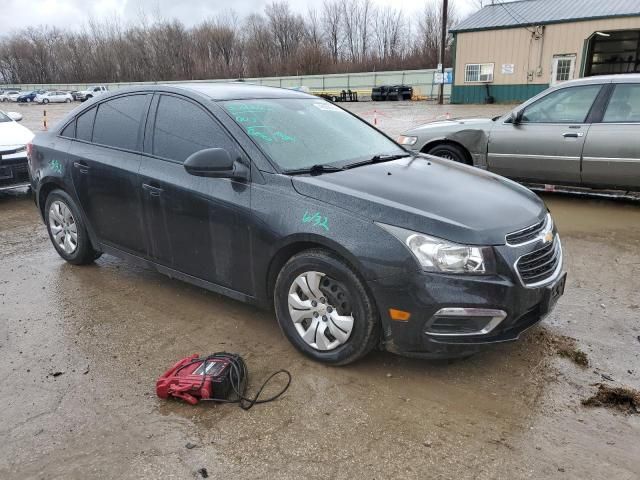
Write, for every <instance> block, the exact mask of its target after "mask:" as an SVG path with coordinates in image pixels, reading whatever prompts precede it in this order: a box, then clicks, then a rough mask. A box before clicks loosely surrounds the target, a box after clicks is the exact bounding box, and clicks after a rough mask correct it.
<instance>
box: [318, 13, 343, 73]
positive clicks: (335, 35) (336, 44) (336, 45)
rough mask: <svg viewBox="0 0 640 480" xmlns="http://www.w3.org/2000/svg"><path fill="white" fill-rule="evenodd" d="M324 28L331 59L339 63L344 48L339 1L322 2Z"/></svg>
mask: <svg viewBox="0 0 640 480" xmlns="http://www.w3.org/2000/svg"><path fill="white" fill-rule="evenodd" d="M322 28H323V31H324V37H325V42H326V45H327V48H328V49H329V53H330V55H331V59H332V60H333V63H338V59H339V54H340V50H341V48H342V9H341V8H340V4H339V3H338V2H337V1H335V0H333V1H330V0H324V3H323V4H322Z"/></svg>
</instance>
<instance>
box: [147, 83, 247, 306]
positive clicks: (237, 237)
mask: <svg viewBox="0 0 640 480" xmlns="http://www.w3.org/2000/svg"><path fill="white" fill-rule="evenodd" d="M206 148H224V149H226V150H227V151H228V152H229V153H230V154H231V156H232V157H233V158H240V159H242V161H244V162H247V159H246V158H244V156H243V154H242V153H241V150H240V149H239V147H238V145H237V144H236V142H235V140H234V139H232V138H231V137H230V136H229V134H228V133H227V132H226V130H225V129H224V128H223V127H222V125H221V124H220V123H219V122H218V121H217V120H216V119H215V118H214V117H213V116H212V115H211V113H210V112H208V111H207V110H206V109H204V108H203V107H202V106H201V105H200V104H199V103H197V102H195V101H193V100H192V99H188V98H186V97H182V96H179V95H174V94H168V93H167V94H159V95H156V97H155V98H154V102H153V105H152V108H151V112H150V114H149V122H148V126H147V130H146V133H145V156H144V158H143V160H142V164H141V167H140V185H139V188H140V190H141V192H142V194H143V198H144V200H143V204H144V214H145V221H146V224H147V231H148V232H149V245H150V249H151V250H150V255H151V257H152V259H153V260H154V261H156V262H157V263H160V264H162V265H165V266H167V267H169V268H171V269H173V270H177V271H179V272H182V273H185V274H188V275H190V276H192V277H197V278H199V279H202V280H205V281H207V282H211V283H215V284H218V285H222V286H224V287H227V288H230V289H232V290H235V291H238V292H242V293H245V294H249V295H251V294H253V283H252V276H251V275H249V274H248V272H249V271H250V270H251V263H250V258H251V255H250V244H251V242H250V230H249V225H250V222H249V219H250V215H251V212H250V192H251V189H250V183H249V182H247V181H236V180H232V179H228V178H207V177H198V176H194V175H190V174H189V173H187V171H186V170H185V168H184V166H183V163H184V161H185V160H186V159H187V157H189V155H191V154H192V153H195V152H197V151H200V150H203V149H206Z"/></svg>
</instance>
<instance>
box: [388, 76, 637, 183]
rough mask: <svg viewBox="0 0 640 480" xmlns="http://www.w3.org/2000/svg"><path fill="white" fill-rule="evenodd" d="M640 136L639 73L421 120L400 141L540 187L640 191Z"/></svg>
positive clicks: (573, 83)
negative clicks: (482, 114)
mask: <svg viewBox="0 0 640 480" xmlns="http://www.w3.org/2000/svg"><path fill="white" fill-rule="evenodd" d="M639 139H640V75H638V74H628V75H611V76H598V77H588V78H581V79H578V80H572V81H568V82H565V83H562V84H560V85H559V86H556V87H552V88H549V89H547V90H545V91H544V92H542V93H540V94H539V95H537V96H536V97H534V98H532V99H531V100H529V101H527V102H525V103H524V104H522V105H520V106H519V107H517V108H515V109H514V110H513V111H512V112H509V113H507V114H506V115H503V116H501V117H495V118H493V119H490V118H470V119H455V120H447V121H439V122H433V123H428V124H425V125H421V126H418V127H414V128H411V129H409V130H407V131H406V132H404V133H403V134H402V135H401V136H400V138H399V143H401V144H403V145H405V146H407V147H409V148H411V149H412V150H415V151H417V152H423V153H428V154H431V155H435V156H438V157H443V158H448V159H451V160H455V161H457V162H461V163H466V164H468V165H474V166H476V167H479V168H483V169H485V170H489V171H491V172H494V173H497V174H500V175H504V176H506V177H509V178H512V179H515V180H518V181H520V182H523V183H527V184H529V185H532V186H533V187H536V188H547V189H550V188H553V189H563V188H564V189H567V190H576V189H583V188H587V189H590V190H594V189H596V190H598V189H605V190H621V191H640V140H639ZM545 186H546V187H545Z"/></svg>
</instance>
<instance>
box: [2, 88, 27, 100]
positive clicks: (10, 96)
mask: <svg viewBox="0 0 640 480" xmlns="http://www.w3.org/2000/svg"><path fill="white" fill-rule="evenodd" d="M21 93H22V92H21V91H20V90H6V91H5V92H4V93H2V94H1V95H0V101H3V102H15V101H17V100H18V97H19V96H20V94H21Z"/></svg>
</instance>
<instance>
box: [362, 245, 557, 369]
mask: <svg viewBox="0 0 640 480" xmlns="http://www.w3.org/2000/svg"><path fill="white" fill-rule="evenodd" d="M500 249H504V250H505V251H504V252H502V253H507V255H508V254H509V253H511V255H517V254H518V252H512V251H510V250H513V249H510V247H496V250H500ZM500 256H501V258H504V256H503V255H500ZM511 262H512V259H511V258H504V261H503V262H502V265H503V269H502V273H499V274H497V275H491V276H470V275H464V276H463V275H447V274H436V273H427V272H422V271H416V272H414V273H412V274H410V275H408V276H407V275H398V276H393V277H387V278H382V279H378V280H374V281H370V282H369V287H370V288H371V290H372V292H373V295H374V298H375V299H376V302H377V305H378V309H379V311H380V315H381V317H382V325H383V330H384V332H383V333H384V334H383V344H384V347H385V349H386V350H389V351H392V352H395V353H399V354H401V355H406V356H415V357H423V358H454V357H462V356H467V355H471V354H473V353H476V352H477V351H479V350H480V349H481V348H482V347H483V346H484V345H487V344H492V343H498V342H506V341H513V340H517V339H518V337H519V336H520V334H521V333H522V332H524V331H525V330H527V329H528V328H530V327H531V326H533V325H535V324H536V323H538V322H539V321H540V320H542V319H543V318H544V317H545V316H546V315H548V314H549V313H550V312H551V310H552V309H553V308H554V306H555V304H556V302H557V300H558V298H559V297H560V296H561V295H562V294H563V293H564V283H565V278H566V274H564V273H563V272H562V266H561V267H560V269H559V270H558V271H557V272H556V273H554V275H553V276H552V277H550V278H549V281H548V282H546V283H545V284H544V285H542V286H538V287H535V288H531V287H526V286H524V285H523V284H522V282H521V281H520V279H519V278H518V276H517V275H516V273H515V272H513V271H512V270H511V269H509V268H508V267H507V265H509V264H511V265H512V263H511ZM499 271H500V269H499ZM389 309H395V310H403V311H405V312H409V313H410V314H411V316H410V318H409V320H408V321H397V320H392V318H391V316H390V314H389Z"/></svg>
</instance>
